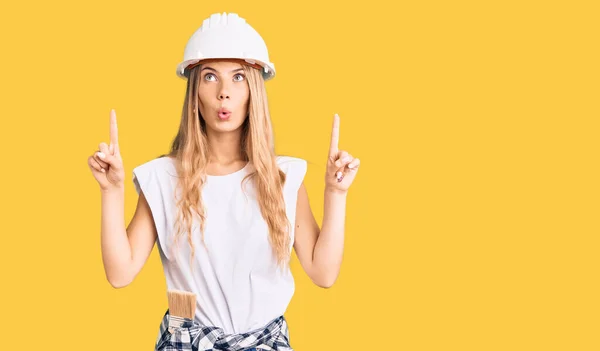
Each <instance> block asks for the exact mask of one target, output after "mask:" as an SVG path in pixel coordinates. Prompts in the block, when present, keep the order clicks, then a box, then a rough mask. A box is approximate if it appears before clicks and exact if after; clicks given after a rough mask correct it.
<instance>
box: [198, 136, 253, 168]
mask: <svg viewBox="0 0 600 351" xmlns="http://www.w3.org/2000/svg"><path fill="white" fill-rule="evenodd" d="M207 137H208V147H209V153H210V161H209V162H210V163H216V164H221V165H227V164H231V163H234V162H239V161H242V160H244V158H245V157H244V155H243V153H242V151H241V149H242V148H241V145H240V144H241V130H239V129H238V130H235V131H232V132H229V133H214V132H213V133H210V132H209V133H207Z"/></svg>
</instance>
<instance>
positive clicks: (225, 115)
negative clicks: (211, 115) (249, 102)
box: [218, 108, 231, 119]
mask: <svg viewBox="0 0 600 351" xmlns="http://www.w3.org/2000/svg"><path fill="white" fill-rule="evenodd" d="M218 115H219V118H220V119H228V118H229V117H230V116H231V111H229V110H228V109H226V108H221V109H219V113H218Z"/></svg>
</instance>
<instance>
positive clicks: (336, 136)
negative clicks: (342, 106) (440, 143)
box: [329, 113, 340, 156]
mask: <svg viewBox="0 0 600 351" xmlns="http://www.w3.org/2000/svg"><path fill="white" fill-rule="evenodd" d="M339 140H340V116H338V114H337V113H336V114H335V115H334V116H333V128H332V130H331V146H330V147H329V155H330V156H335V155H337V153H338V143H339Z"/></svg>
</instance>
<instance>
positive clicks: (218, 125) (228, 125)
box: [211, 120, 243, 132]
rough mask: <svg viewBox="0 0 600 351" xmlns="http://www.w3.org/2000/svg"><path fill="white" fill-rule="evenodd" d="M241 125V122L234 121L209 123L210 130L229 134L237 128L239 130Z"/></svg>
mask: <svg viewBox="0 0 600 351" xmlns="http://www.w3.org/2000/svg"><path fill="white" fill-rule="evenodd" d="M242 124H243V121H242V122H239V121H234V120H227V121H221V120H217V121H215V122H214V123H211V127H212V129H214V130H215V131H217V132H231V131H234V130H236V129H238V128H240V127H241V126H242Z"/></svg>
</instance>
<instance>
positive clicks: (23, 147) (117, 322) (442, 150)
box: [0, 0, 600, 351]
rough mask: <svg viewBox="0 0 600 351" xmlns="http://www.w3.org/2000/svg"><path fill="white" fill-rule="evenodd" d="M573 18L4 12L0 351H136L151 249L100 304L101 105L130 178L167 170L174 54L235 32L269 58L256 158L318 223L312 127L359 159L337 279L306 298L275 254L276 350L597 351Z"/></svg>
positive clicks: (96, 7)
mask: <svg viewBox="0 0 600 351" xmlns="http://www.w3.org/2000/svg"><path fill="white" fill-rule="evenodd" d="M593 3H594V2H593V1H589V2H582V1H562V2H560V1H537V2H532V1H495V2H489V1H407V2H392V1H369V2H366V3H364V2H362V3H358V2H357V3H356V4H355V5H350V4H349V3H348V2H347V1H336V2H333V1H303V2H293V3H292V2H289V3H284V2H283V1H277V2H276V1H270V2H253V1H227V2H223V5H216V3H215V2H210V1H208V2H207V1H171V2H165V3H162V4H161V5H157V4H156V3H153V2H142V1H137V2H133V1H128V2H125V1H114V0H113V1H102V2H83V1H52V2H50V1H31V2H12V3H3V4H2V5H1V9H0V33H1V34H0V35H1V36H2V41H1V45H2V55H1V58H0V60H2V61H1V65H0V70H1V75H0V77H1V83H0V84H1V89H2V90H1V96H2V104H1V107H2V128H1V129H2V138H1V139H2V140H1V142H2V145H1V147H2V148H1V150H2V153H3V154H2V157H1V160H2V166H1V167H2V171H1V173H0V174H1V176H2V179H1V181H2V188H3V190H2V217H3V220H2V229H1V232H2V234H1V235H2V240H3V241H2V255H0V257H1V258H0V259H1V265H0V266H1V267H2V277H3V284H2V286H3V289H2V290H3V293H2V296H3V302H2V306H3V311H2V314H3V316H2V326H1V328H2V335H3V341H2V347H1V348H2V349H9V346H17V345H18V346H20V347H21V348H22V349H34V348H36V347H37V348H41V349H53V348H57V349H58V348H60V349H61V350H79V349H86V350H107V349H111V350H150V349H151V348H152V347H153V343H154V341H155V338H156V335H157V332H158V327H159V322H160V320H161V318H162V316H163V314H164V312H165V310H166V307H167V301H166V287H165V281H164V276H163V272H162V267H161V265H160V260H159V256H158V252H157V249H156V247H155V248H154V251H153V252H152V255H151V257H150V258H149V261H148V262H147V264H146V266H145V267H144V269H143V270H142V271H141V273H140V275H139V276H138V277H137V278H136V280H135V281H134V282H133V284H132V285H130V286H128V287H127V288H125V289H113V288H112V287H111V286H110V285H109V283H108V282H107V281H106V279H105V276H104V271H103V267H102V258H101V252H100V194H99V188H98V185H97V183H96V181H95V180H94V178H93V177H92V175H91V172H90V171H89V169H88V166H87V161H86V159H87V157H88V156H89V155H91V154H92V153H93V152H94V151H95V150H96V148H97V145H98V144H99V143H100V142H102V141H105V142H108V126H109V123H108V122H109V111H110V109H111V108H115V109H116V111H117V117H118V123H119V136H120V145H121V151H122V155H123V158H124V162H125V167H126V176H127V177H128V178H129V179H131V170H132V168H133V167H135V166H137V165H139V164H141V163H143V162H146V161H147V160H150V159H152V158H154V157H156V156H157V155H159V154H160V153H163V152H165V151H167V149H168V146H169V143H170V142H171V140H172V138H173V137H174V135H175V133H176V131H177V126H178V123H179V117H180V113H181V107H182V103H183V94H184V91H185V82H184V81H183V80H181V79H179V78H177V77H176V76H175V67H176V65H177V64H178V63H179V61H180V60H181V59H182V56H183V49H184V46H185V44H186V42H187V40H188V38H189V37H190V36H191V34H192V33H193V32H194V31H195V30H196V29H197V28H198V27H199V26H200V24H201V21H202V20H203V19H204V18H206V17H208V16H209V15H210V14H212V13H214V12H236V13H238V14H240V16H242V17H244V18H246V19H247V20H248V22H249V23H250V24H251V25H252V26H253V27H254V28H256V29H257V30H258V31H259V33H261V35H262V36H263V38H264V39H265V41H266V42H267V45H268V47H269V51H270V55H271V60H272V61H273V62H274V63H275V67H276V69H277V76H276V77H275V79H274V80H273V81H270V82H268V83H267V90H268V94H269V97H270V107H271V112H272V118H273V123H274V128H275V136H276V146H277V151H278V152H279V153H284V154H291V155H294V156H297V157H302V158H304V159H306V160H308V161H309V170H308V174H307V176H306V186H307V188H308V190H309V195H310V199H311V204H312V206H313V210H314V212H315V216H316V217H317V219H318V221H319V222H320V221H321V218H322V215H323V212H322V211H323V193H322V192H323V185H324V180H323V176H324V171H325V168H324V164H325V160H326V157H327V151H328V146H329V138H330V132H331V121H332V118H333V114H334V113H339V115H340V117H341V136H340V148H341V149H343V150H347V151H349V152H350V153H351V154H352V155H354V156H355V157H359V158H360V159H361V162H362V164H361V169H360V171H359V173H358V176H357V178H356V181H355V183H354V184H353V186H352V187H351V189H350V192H349V195H348V205H347V221H346V225H347V230H346V242H345V243H346V246H345V256H344V262H343V267H342V271H341V275H340V277H339V280H338V281H337V283H336V284H335V285H334V286H333V288H331V289H328V290H326V289H320V288H318V287H316V286H314V285H311V283H310V281H309V279H308V278H307V276H306V275H305V274H304V273H303V272H302V270H301V268H300V266H299V264H298V261H297V259H296V258H295V257H294V261H293V272H294V274H295V277H296V281H297V290H296V294H295V296H294V299H293V300H292V302H291V305H290V306H289V309H288V311H287V313H286V317H287V319H288V322H289V325H290V336H291V342H292V346H293V347H295V349H296V350H299V351H308V350H310V351H317V350H373V349H377V350H598V349H600V335H599V334H600V319H599V315H600V308H599V307H600V306H599V303H598V300H599V298H600V294H599V284H598V279H599V274H598V273H599V269H598V268H599V267H600V265H599V263H600V262H599V252H600V250H599V245H598V244H599V243H600V240H599V236H598V234H599V230H600V218H599V215H598V214H599V212H600V200H599V199H600V188H599V186H598V184H599V180H600V174H599V166H598V164H599V163H598V162H599V161H598V155H599V152H600V149H599V146H600V145H599V141H598V134H599V132H600V128H599V127H600V123H599V117H600V114H599V112H600V111H599V110H600V108H599V99H598V98H599V94H598V93H599V90H600V89H599V81H600V80H599V78H600V77H599V74H598V73H599V70H598V62H600V61H599V57H598V56H599V55H598V42H599V40H598V39H599V37H598V33H600V28H599V25H598V18H599V11H598V6H597V5H592V4H593ZM392 4H395V5H392ZM126 186H127V188H126V211H125V214H124V215H125V216H126V221H127V223H128V222H129V220H130V219H131V216H132V215H133V211H134V207H135V204H136V201H137V197H136V195H135V190H134V188H133V184H132V182H128V183H127V185H126Z"/></svg>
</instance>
